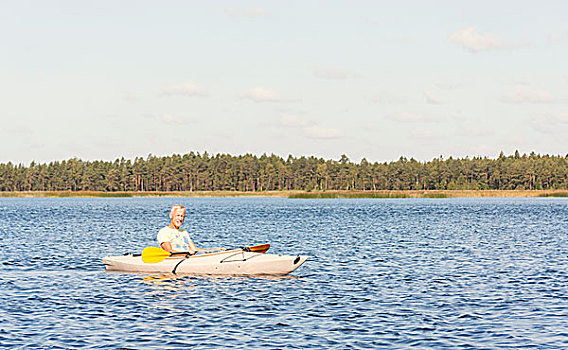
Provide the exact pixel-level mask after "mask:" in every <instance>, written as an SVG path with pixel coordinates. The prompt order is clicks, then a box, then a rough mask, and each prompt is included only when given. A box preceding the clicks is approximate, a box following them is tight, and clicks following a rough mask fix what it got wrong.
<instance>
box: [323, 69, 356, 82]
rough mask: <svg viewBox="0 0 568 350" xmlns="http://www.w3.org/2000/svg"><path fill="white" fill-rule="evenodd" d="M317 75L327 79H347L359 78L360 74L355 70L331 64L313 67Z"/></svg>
mask: <svg viewBox="0 0 568 350" xmlns="http://www.w3.org/2000/svg"><path fill="white" fill-rule="evenodd" d="M313 72H314V74H315V76H316V77H318V78H320V79H327V80H347V79H353V78H357V77H358V76H359V75H358V74H357V73H355V72H353V71H350V70H347V69H343V68H339V67H329V66H316V67H314V68H313Z"/></svg>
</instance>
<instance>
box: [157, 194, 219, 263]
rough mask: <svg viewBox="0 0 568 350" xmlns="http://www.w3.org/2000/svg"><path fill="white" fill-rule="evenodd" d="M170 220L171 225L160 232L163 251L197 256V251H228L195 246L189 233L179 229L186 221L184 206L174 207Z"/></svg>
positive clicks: (177, 205) (159, 238) (159, 239)
mask: <svg viewBox="0 0 568 350" xmlns="http://www.w3.org/2000/svg"><path fill="white" fill-rule="evenodd" d="M170 219H171V221H170V224H169V225H168V226H166V227H164V228H162V229H161V230H160V231H159V232H158V243H159V244H160V247H162V249H164V250H167V251H168V252H176V251H178V252H184V251H188V252H190V253H191V254H195V252H196V251H202V252H212V251H215V250H226V249H225V248H213V249H205V248H198V247H196V246H195V244H194V243H193V241H192V240H191V238H189V234H188V233H187V231H186V230H180V229H179V228H180V227H181V225H182V224H183V221H184V220H185V208H184V207H183V205H179V204H176V205H174V206H172V210H171V211H170Z"/></svg>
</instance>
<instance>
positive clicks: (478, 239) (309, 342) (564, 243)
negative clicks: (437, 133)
mask: <svg viewBox="0 0 568 350" xmlns="http://www.w3.org/2000/svg"><path fill="white" fill-rule="evenodd" d="M174 201H175V202H176V203H177V202H181V203H182V204H184V205H185V206H186V207H188V208H189V209H188V219H187V222H186V224H185V225H186V226H185V227H186V228H187V229H188V230H189V231H190V232H191V234H192V237H193V238H194V240H195V241H196V243H198V244H199V245H201V246H205V247H207V246H218V245H223V246H241V245H243V244H247V243H249V242H270V243H271V244H272V246H271V248H270V249H271V252H273V253H274V254H298V253H301V254H305V255H310V256H311V257H312V258H310V260H308V261H307V262H306V263H305V264H304V265H303V266H302V267H300V268H299V269H298V270H296V271H295V272H294V274H293V275H290V276H254V277H243V276H207V275H171V274H137V273H119V272H112V273H111V272H105V271H104V266H103V265H102V263H101V258H102V257H103V256H106V255H122V254H123V253H125V252H140V251H141V250H142V248H144V247H146V246H152V245H155V244H156V243H155V235H156V232H157V230H158V229H159V228H160V227H162V226H164V225H166V224H167V216H168V213H169V206H170V205H171V204H172V202H174ZM0 207H1V208H2V211H0V232H1V235H0V240H1V244H2V249H1V250H0V266H1V268H0V347H3V346H9V347H10V348H16V349H18V348H20V349H34V348H35V349H49V348H53V349H58V348H60V349H61V348H63V349H69V348H70V349H73V348H104V349H112V348H116V349H118V348H128V349H140V348H143V349H163V348H168V349H182V348H183V349H186V348H191V347H195V348H210V349H217V348H237V349H238V348H243V349H244V348H246V349H255V348H256V349H281V348H301V349H305V348H315V349H322V348H385V349H404V348H413V349H414V348H427V349H432V348H433V349H456V348H475V349H481V348H483V349H516V348H532V349H565V348H568V321H567V318H566V315H567V314H568V299H567V298H566V295H568V232H567V227H568V200H566V199H439V200H431V199H430V200H428V199H404V200H402V199H401V200H288V199H262V198H254V199H242V198H240V199H239V198H235V199H215V198H197V199H196V198H192V199H175V200H172V199H168V198H164V199H159V198H158V199H155V198H154V199H148V198H145V199H136V198H130V199H84V198H83V199H73V198H67V199H29V198H28V199H26V198H23V199H0ZM77 218H81V219H80V220H78V219H77ZM5 344H6V345H5Z"/></svg>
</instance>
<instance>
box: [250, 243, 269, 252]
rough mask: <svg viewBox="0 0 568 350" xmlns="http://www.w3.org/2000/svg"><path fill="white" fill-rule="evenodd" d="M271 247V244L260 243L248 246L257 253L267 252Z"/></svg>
mask: <svg viewBox="0 0 568 350" xmlns="http://www.w3.org/2000/svg"><path fill="white" fill-rule="evenodd" d="M269 248H270V244H268V243H266V244H259V245H255V246H252V247H248V249H249V250H250V251H251V252H255V253H266V251H267V250H268V249H269Z"/></svg>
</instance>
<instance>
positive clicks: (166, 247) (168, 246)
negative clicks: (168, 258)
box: [160, 242, 173, 253]
mask: <svg viewBox="0 0 568 350" xmlns="http://www.w3.org/2000/svg"><path fill="white" fill-rule="evenodd" d="M160 246H161V247H162V249H163V250H166V251H168V252H170V253H171V252H172V251H173V249H172V243H171V242H163V243H162V244H160Z"/></svg>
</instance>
